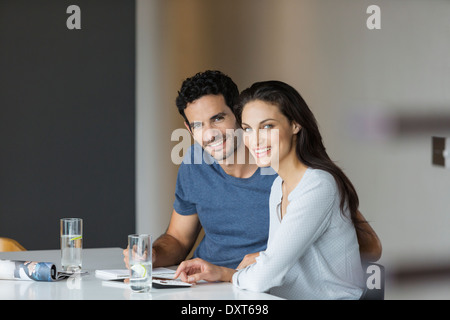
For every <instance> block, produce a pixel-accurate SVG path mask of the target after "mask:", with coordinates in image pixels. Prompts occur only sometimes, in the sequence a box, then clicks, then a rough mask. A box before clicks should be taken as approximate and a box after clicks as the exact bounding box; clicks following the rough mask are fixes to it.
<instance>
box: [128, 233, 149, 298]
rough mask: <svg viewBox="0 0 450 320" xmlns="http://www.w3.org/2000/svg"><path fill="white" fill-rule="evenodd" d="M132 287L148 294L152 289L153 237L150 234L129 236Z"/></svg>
mask: <svg viewBox="0 0 450 320" xmlns="http://www.w3.org/2000/svg"><path fill="white" fill-rule="evenodd" d="M128 259H129V261H128V262H129V266H130V287H131V290H133V291H136V292H148V291H150V290H151V287H152V237H151V236H150V235H148V234H131V235H129V236H128Z"/></svg>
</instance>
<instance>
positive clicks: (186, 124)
mask: <svg viewBox="0 0 450 320" xmlns="http://www.w3.org/2000/svg"><path fill="white" fill-rule="evenodd" d="M184 125H185V127H186V129H188V131H189V133H190V134H192V130H191V127H190V126H189V124H188V123H187V122H186V121H185V122H184Z"/></svg>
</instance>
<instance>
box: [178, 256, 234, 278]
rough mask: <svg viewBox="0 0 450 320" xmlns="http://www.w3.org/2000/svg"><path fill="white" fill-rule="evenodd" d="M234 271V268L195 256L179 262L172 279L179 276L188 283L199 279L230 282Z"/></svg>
mask: <svg viewBox="0 0 450 320" xmlns="http://www.w3.org/2000/svg"><path fill="white" fill-rule="evenodd" d="M235 272H236V270H234V269H230V268H225V267H220V266H216V265H214V264H211V263H209V262H206V261H205V260H202V259H199V258H196V259H192V260H187V261H183V262H182V263H180V265H179V266H178V268H177V271H176V272H175V275H174V279H177V278H178V277H180V278H181V280H182V281H184V282H189V283H196V282H198V281H200V280H205V281H211V282H212V281H222V282H231V280H232V278H233V274H234V273H235Z"/></svg>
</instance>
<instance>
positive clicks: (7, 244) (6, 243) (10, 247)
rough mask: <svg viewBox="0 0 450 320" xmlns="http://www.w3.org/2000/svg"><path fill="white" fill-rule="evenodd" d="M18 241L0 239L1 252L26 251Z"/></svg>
mask: <svg viewBox="0 0 450 320" xmlns="http://www.w3.org/2000/svg"><path fill="white" fill-rule="evenodd" d="M26 250H27V249H25V248H24V247H23V246H22V245H20V243H18V242H17V241H16V240H13V239H9V238H3V237H0V252H5V251H26Z"/></svg>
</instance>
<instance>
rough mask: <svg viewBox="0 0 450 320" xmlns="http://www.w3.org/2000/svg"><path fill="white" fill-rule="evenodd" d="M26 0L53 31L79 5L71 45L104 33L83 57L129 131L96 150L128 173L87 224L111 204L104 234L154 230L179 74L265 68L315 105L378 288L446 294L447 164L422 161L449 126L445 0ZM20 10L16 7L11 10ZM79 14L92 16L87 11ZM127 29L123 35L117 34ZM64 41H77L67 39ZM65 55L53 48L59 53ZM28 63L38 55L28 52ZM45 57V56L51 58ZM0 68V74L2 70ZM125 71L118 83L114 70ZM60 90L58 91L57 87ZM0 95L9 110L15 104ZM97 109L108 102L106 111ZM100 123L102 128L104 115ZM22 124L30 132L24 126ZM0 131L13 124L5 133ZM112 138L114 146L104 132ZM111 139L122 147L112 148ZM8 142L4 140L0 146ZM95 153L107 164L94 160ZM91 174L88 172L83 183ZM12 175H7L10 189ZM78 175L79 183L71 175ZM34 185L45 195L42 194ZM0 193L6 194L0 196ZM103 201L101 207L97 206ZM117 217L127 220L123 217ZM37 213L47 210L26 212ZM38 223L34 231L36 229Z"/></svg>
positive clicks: (168, 164) (178, 121) (449, 31)
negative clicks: (382, 274) (376, 244)
mask: <svg viewBox="0 0 450 320" xmlns="http://www.w3.org/2000/svg"><path fill="white" fill-rule="evenodd" d="M12 3H15V1H5V0H3V1H0V15H1V14H5V12H7V10H9V8H10V7H11V6H12ZM35 3H38V4H40V5H43V4H44V3H45V4H49V5H50V6H51V5H54V4H55V3H59V4H60V5H59V7H63V9H62V10H63V12H62V15H61V19H62V22H61V23H62V29H64V28H65V21H66V19H67V18H68V17H69V15H68V14H66V13H65V11H64V9H65V8H67V6H69V5H70V4H78V5H79V6H80V8H81V17H82V20H81V21H82V22H81V26H82V29H81V30H71V31H68V30H67V28H66V29H65V30H64V31H61V32H65V33H66V34H67V37H69V35H70V36H72V33H76V32H79V35H77V37H80V38H81V39H80V40H79V41H81V42H80V46H82V47H84V48H85V49H84V50H87V52H89V50H90V47H89V46H90V45H91V46H94V47H95V46H98V45H101V43H102V41H106V44H105V45H106V46H107V47H105V48H106V49H105V50H104V51H103V55H100V56H99V58H98V60H93V62H92V63H94V64H95V63H99V64H102V63H105V61H104V60H105V59H106V57H113V58H111V61H110V62H109V63H110V64H109V65H108V66H105V68H110V67H111V68H112V72H110V73H111V74H109V73H107V79H108V81H110V82H111V81H113V80H114V81H115V82H114V83H115V84H114V85H113V86H111V87H110V88H109V91H108V90H107V89H105V91H104V92H103V94H105V96H106V97H108V96H109V99H110V102H107V105H109V106H113V105H115V103H118V104H117V109H114V110H116V111H115V112H117V118H114V119H115V120H114V119H113V120H114V121H117V123H116V125H115V126H114V127H113V128H112V132H116V134H117V130H119V133H120V132H122V131H120V130H123V133H124V134H125V135H126V136H127V137H128V138H127V139H119V138H118V136H114V135H112V136H108V137H107V139H110V140H109V141H114V143H113V146H112V148H114V150H115V152H113V153H110V154H107V159H109V160H108V161H113V160H112V159H114V158H122V159H124V160H123V162H120V163H118V164H110V166H109V167H108V170H109V171H106V172H105V176H109V177H111V176H110V175H111V174H119V173H122V174H124V175H125V177H122V176H120V177H122V178H123V179H124V180H123V181H126V183H122V182H118V183H117V180H116V182H114V180H113V181H108V183H104V185H103V186H98V187H97V188H96V189H95V190H97V191H99V190H106V189H107V187H108V186H109V187H110V185H119V187H120V188H122V189H120V188H119V190H110V191H109V192H107V193H101V192H100V193H101V194H102V195H103V196H104V197H105V198H104V199H103V200H102V202H101V203H100V204H99V203H97V205H98V206H100V208H102V209H101V210H100V211H103V212H104V214H105V216H104V217H103V218H101V219H100V221H99V222H98V228H97V229H96V232H97V231H98V230H100V229H102V228H104V224H102V223H100V222H101V221H104V220H103V219H108V214H109V212H115V213H114V214H115V215H117V218H114V217H115V216H114V215H113V218H112V219H108V221H110V223H111V225H116V226H117V225H118V227H116V230H117V231H114V232H113V233H111V232H110V233H109V234H112V235H113V237H112V238H116V239H117V238H118V237H126V234H127V232H129V231H131V230H132V229H133V228H134V229H135V231H136V232H150V233H152V234H153V235H154V237H156V236H158V235H159V234H161V233H163V232H164V231H165V229H166V227H167V225H168V222H169V218H170V213H171V211H172V203H173V200H174V196H173V194H174V190H175V181H176V173H177V165H175V164H173V163H172V161H171V150H172V148H173V147H174V146H175V145H176V144H178V143H179V141H172V140H171V134H172V132H173V130H175V129H177V128H184V125H183V122H182V118H181V116H180V115H179V114H178V112H177V110H176V107H175V103H174V101H175V97H176V95H177V90H178V89H179V88H180V86H181V83H182V81H183V80H184V79H185V78H187V77H190V76H192V75H194V74H195V73H197V72H200V71H205V70H207V69H218V70H221V71H222V72H224V73H226V74H228V75H229V76H230V77H231V78H232V79H234V80H235V82H236V83H237V84H238V86H239V88H240V89H241V90H242V89H244V88H246V87H248V86H249V85H251V84H252V83H253V82H255V81H261V80H270V79H277V80H282V81H285V82H287V83H289V84H291V85H292V86H294V87H295V88H297V89H298V91H299V92H300V93H301V94H302V96H303V98H304V99H305V100H306V102H307V103H308V105H309V106H310V108H311V109H312V111H313V112H314V114H315V115H316V118H317V120H318V122H319V126H320V129H321V132H322V135H323V138H324V142H325V146H326V147H327V150H328V153H329V155H330V157H331V158H332V159H333V160H335V161H336V162H337V164H338V165H339V166H340V167H341V168H342V169H343V170H344V171H345V173H346V174H347V175H348V176H349V178H350V179H351V180H352V182H353V183H354V185H355V187H356V189H357V191H358V193H359V197H360V210H361V212H362V213H363V215H364V216H365V217H366V218H367V220H368V221H369V222H370V223H371V225H372V227H373V228H374V229H375V231H376V232H377V234H378V235H379V237H380V239H381V241H382V244H383V256H382V258H381V259H380V261H379V262H380V263H381V264H383V265H384V266H385V267H386V299H448V298H450V232H448V226H449V225H450V197H449V194H450V170H449V169H448V168H447V169H446V168H444V167H441V166H436V165H433V164H432V160H431V159H432V137H433V136H438V137H450V90H449V88H450V20H449V19H448V17H449V16H450V2H449V1H447V0H407V1H406V0H360V1H353V0H227V1H220V0H217V1H210V0H188V1H181V0H136V2H133V1H89V2H87V1H74V2H73V3H72V2H67V1H41V0H40V1H35ZM130 3H131V4H132V7H131V9H132V10H133V12H134V10H135V15H134V16H132V17H131V15H130V14H129V10H131V9H130V7H129V6H130ZM370 5H377V6H379V8H380V10H381V11H380V13H381V15H380V22H381V24H380V26H381V29H369V28H368V27H367V20H368V19H370V17H371V13H367V12H366V10H367V8H368V7H369V6H370ZM122 6H125V7H122ZM94 7H96V8H97V11H96V13H97V16H95V17H97V19H98V21H103V23H97V24H95V23H92V24H89V23H88V22H87V21H89V20H87V18H86V20H83V19H85V18H84V17H85V14H86V15H89V13H88V12H89V11H90V9H91V8H94ZM114 8H115V9H114ZM31 9H32V8H31V7H28V9H27V6H26V5H24V7H23V11H21V12H26V10H31ZM125 9H126V10H125ZM2 10H3V13H2ZM92 10H94V9H92ZM112 10H115V11H114V12H115V13H114V15H111V14H110V13H111V12H113V11H112ZM34 12H36V11H34ZM120 12H122V15H123V14H125V13H127V12H128V18H126V19H124V18H123V17H122V16H121V14H120ZM55 14H56V13H55ZM57 14H58V15H60V14H61V13H57ZM91 14H92V13H91ZM108 17H109V18H108ZM130 17H131V18H130ZM104 19H109V20H104ZM123 19H124V21H123V25H121V23H122V20H123ZM91 20H92V21H94V17H92V18H91ZM83 21H86V22H85V23H84V22H83ZM130 24H134V25H135V30H132V31H133V32H134V31H135V33H133V32H131V31H130V33H127V32H128V31H127V32H125V30H128V29H126V27H125V25H127V26H129V25H130ZM7 27H8V26H5V25H2V29H3V30H1V31H0V32H1V35H2V37H0V52H1V51H3V50H5V49H7V48H8V47H9V46H13V44H11V43H10V42H6V41H5V39H10V40H9V41H13V40H14V38H11V37H10V38H8V37H7V35H8V34H10V32H13V31H12V30H11V29H9V30H8V29H5V28H7ZM99 28H102V30H104V32H105V34H106V35H109V36H104V35H103V36H102V34H100V36H99V35H96V36H95V37H96V38H94V39H93V40H92V42H90V43H89V45H86V43H85V42H83V41H84V40H83V36H84V37H88V36H89V35H90V34H91V35H92V34H95V32H97V31H98V29H99ZM52 29H54V28H52ZM96 30H97V31H96ZM108 37H109V38H108ZM130 37H132V40H133V41H134V40H135V42H131V43H129V42H127V39H128V40H130V39H129V38H130ZM11 39H12V40H11ZM64 39H66V38H64ZM102 39H103V40H102ZM108 39H109V40H108ZM118 41H122V42H120V43H122V45H120V46H119V47H117V48H116V47H114V46H108V44H109V45H111V43H116V44H117V43H118ZM97 42H98V43H97ZM36 46H48V44H46V43H44V42H40V43H35V44H33V47H30V48H29V50H30V55H31V56H33V50H37V49H36ZM124 48H125V49H124ZM73 50H75V52H77V49H76V48H73ZM79 50H82V49H79ZM92 50H93V49H92ZM117 50H118V51H120V50H124V52H125V54H123V55H120V56H117V55H116V54H117ZM64 54H68V55H69V53H64ZM76 56H77V57H78V58H77V59H78V63H79V64H80V65H83V64H84V63H85V60H86V59H87V58H85V57H84V56H83V55H81V56H80V55H79V54H76ZM0 57H1V58H2V59H3V60H0V61H1V63H2V64H3V65H8V64H10V60H8V61H6V60H5V59H6V58H5V55H1V53H0ZM64 57H65V56H64V55H63V56H61V57H60V59H62V60H63V61H64ZM134 59H135V60H134ZM35 61H36V63H39V59H36V60H35ZM73 61H75V60H73ZM130 62H131V63H132V66H131V67H130V66H129V63H130ZM73 63H74V65H75V66H77V64H76V63H75V62H73ZM47 65H48V67H49V68H51V66H52V62H51V61H50V62H47ZM114 66H117V67H119V70H121V69H120V67H121V66H125V67H126V68H131V69H132V73H128V72H124V71H123V72H122V71H121V72H119V73H117V74H116V73H115V72H114ZM55 68H57V66H56V65H55ZM75 69H77V68H76V67H75ZM108 70H110V71H111V69H108ZM127 70H128V69H127ZM55 72H56V71H55ZM101 74H105V73H101ZM79 77H80V78H79V79H76V78H75V80H74V81H75V82H76V83H77V85H79V86H80V87H81V88H84V87H85V86H86V85H88V84H89V81H91V82H92V81H93V80H92V79H91V80H89V79H87V78H86V76H85V75H82V74H80V75H79ZM90 78H92V77H90ZM2 79H3V80H2V81H4V82H5V83H6V82H8V78H6V77H5V76H4V77H3V78H2ZM111 79H113V80H111ZM124 79H125V80H126V81H125V82H126V83H122V82H121V81H123V80H124ZM98 80H99V81H105V80H104V79H103V80H102V79H98ZM98 80H95V81H93V85H98V82H99V81H98ZM8 83H9V82H8ZM2 87H3V86H2ZM121 88H123V90H126V92H128V96H127V97H125V98H124V100H123V101H122V100H120V99H118V98H117V97H116V96H115V95H116V94H117V92H120V90H121ZM0 90H1V91H0V93H1V96H0V97H1V98H4V97H5V96H7V94H8V93H10V91H11V90H14V87H10V89H9V90H8V92H5V89H2V88H0ZM58 90H59V92H62V93H63V94H64V90H69V88H68V87H61V88H58ZM131 93H132V94H131ZM71 94H74V93H73V92H72V93H71ZM111 95H112V96H111ZM74 96H76V94H74ZM8 101H10V100H8ZM89 101H91V100H89V99H88V100H87V101H86V103H87V104H89V103H90V102H89ZM124 101H125V102H124ZM0 103H1V100H0ZM102 103H104V102H100V104H102ZM64 106H65V105H64V103H61V105H60V108H63V109H64ZM125 106H126V107H125ZM8 107H9V108H11V109H13V108H14V104H10V105H9V106H8ZM0 108H1V109H3V110H4V108H6V106H5V104H3V103H1V105H0ZM122 109H124V110H122ZM89 110H91V109H89V108H87V111H86V112H91V111H89ZM105 110H107V111H106V112H110V111H108V110H110V109H105ZM0 112H4V111H0ZM1 114H4V113H0V116H1ZM100 114H102V113H100ZM108 114H109V113H108ZM49 116H51V115H49ZM81 116H82V115H81ZM130 117H131V118H132V119H133V120H134V121H131V122H129V125H128V126H125V127H124V124H123V122H122V121H121V119H128V120H125V121H130ZM0 121H4V122H5V123H6V122H8V123H10V122H11V121H9V120H8V121H6V120H4V119H0ZM2 123H3V122H2ZM96 123H98V122H96ZM126 123H127V122H126ZM100 125H103V126H105V127H108V126H110V125H109V124H108V122H107V121H105V123H103V124H100ZM10 126H11V124H10ZM0 130H1V129H0ZM22 130H25V132H26V134H27V135H31V136H32V135H33V132H32V131H29V132H27V131H26V130H27V128H26V127H25V128H22ZM4 133H5V134H6V135H7V134H8V132H4ZM93 134H94V135H95V132H94V131H93ZM89 139H90V138H89V137H86V140H89ZM10 140H11V135H10V136H9V138H8V139H5V141H10ZM103 141H104V140H103ZM119 141H120V144H116V143H118V142H119ZM74 143H75V142H74ZM130 143H132V149H130ZM100 145H102V144H101V143H98V144H94V145H93V146H92V148H93V150H97V151H98V147H99V146H100ZM121 148H125V149H124V150H126V151H125V152H121V151H120V150H122V149H121ZM133 148H134V149H133ZM1 149H2V151H1V152H2V155H1V157H2V158H3V157H4V150H5V149H4V148H3V146H2V148H1ZM9 150H16V149H14V148H13V147H11V148H10V149H9ZM83 152H88V153H89V150H87V151H83ZM99 158H101V156H96V157H95V159H93V160H95V161H97V160H98V159H99ZM12 161H13V160H12ZM98 161H99V163H105V160H101V159H100V160H98ZM102 161H103V162H102ZM24 165H26V163H25V164H24ZM63 168H64V166H63ZM61 170H63V169H61ZM80 171H83V170H81V169H80ZM7 172H11V170H6V169H5V166H3V168H0V174H1V175H5V174H6V173H7ZM96 172H97V171H96ZM131 172H132V173H133V174H132V175H131V178H130V173H131ZM9 176H10V175H9ZM89 176H91V177H92V175H89ZM70 177H71V175H70V173H67V177H66V178H67V179H69V180H70V179H71V178H70ZM120 177H119V178H120ZM10 179H13V178H10ZM130 179H131V180H130ZM1 180H3V183H2V182H1ZM4 181H5V180H4V179H3V178H2V177H0V186H1V187H2V189H1V190H9V189H10V185H11V184H6V183H5V182H4ZM120 181H122V180H120ZM24 183H25V182H24ZM34 183H35V187H36V188H41V187H44V188H45V185H46V182H45V181H39V182H36V181H35V182H34ZM90 184H91V183H86V188H87V187H88V185H90ZM24 187H26V186H20V185H18V186H16V189H17V190H20V188H24ZM79 187H81V188H84V186H82V184H80V185H79ZM109 187H108V188H109ZM105 188H106V189H105ZM59 189H61V188H59ZM71 191H72V190H71V189H70V188H62V189H61V191H60V192H61V194H62V195H63V194H67V193H70V192H71ZM130 192H131V193H130ZM125 195H126V198H125V200H124V199H123V197H125ZM41 196H42V197H48V198H50V199H51V198H52V195H51V194H42V195H41ZM0 197H2V194H1V193H0ZM19 198H20V200H16V203H17V202H27V201H28V200H27V197H26V196H23V197H22V196H21V197H19ZM85 198H86V197H85ZM85 198H83V199H85ZM94 198H95V197H94ZM111 198H114V199H122V200H124V201H122V202H121V203H122V204H121V205H123V207H120V208H119V209H118V210H117V209H116V208H117V207H118V205H117V204H114V203H111V201H110V199H111ZM8 199H11V197H8ZM8 199H6V200H8ZM130 199H131V200H130ZM4 200H5V196H3V198H2V199H1V201H4ZM50 202H51V201H50ZM45 203H47V204H48V202H45V201H44V202H43V204H41V205H42V206H44V207H45ZM105 203H109V204H108V206H110V207H105V205H104V204H105ZM12 207H14V205H13V204H11V205H10V206H9V207H7V206H5V205H3V206H2V205H1V204H0V210H1V211H0V223H1V224H0V236H11V237H14V234H8V232H10V231H8V230H11V229H5V228H2V225H5V224H4V223H5V221H6V220H7V219H9V218H7V217H10V216H11V208H12ZM56 209H58V210H56ZM56 209H55V212H54V216H53V217H52V219H56V218H57V217H59V216H61V215H62V213H61V211H64V210H66V211H68V212H70V214H76V212H77V210H89V209H88V208H86V206H84V207H83V206H81V207H80V208H77V209H76V210H75V209H73V208H72V209H70V208H69V209H67V208H65V207H64V206H61V207H57V208H56ZM8 210H9V211H8ZM40 210H42V208H41V209H40ZM71 210H72V211H71ZM91 210H92V209H91ZM44 211H45V210H44ZM95 212H98V210H97V211H95ZM95 212H92V214H91V215H95V214H96V213H95ZM27 214H29V215H31V213H26V212H20V213H17V215H23V216H24V217H23V218H22V219H23V220H25V217H26V215H27ZM64 215H65V214H64ZM8 221H9V220H8ZM127 221H131V225H130V224H129V223H128V222H127ZM17 223H19V222H17ZM17 223H11V225H15V224H17ZM36 223H40V224H46V223H47V222H45V221H42V220H41V221H39V220H37V221H36ZM36 223H35V224H34V228H35V229H37V228H39V224H36ZM127 223H128V224H127ZM121 227H122V229H123V230H121ZM86 228H88V225H87V224H86ZM28 232H32V231H28ZM107 232H108V231H107ZM56 234H57V233H56ZM92 237H94V236H92ZM16 238H17V237H16ZM16 240H19V241H20V239H16ZM122 240H123V239H122ZM122 242H123V243H125V240H123V241H122ZM99 244H101V245H103V244H104V245H114V246H116V245H118V246H120V245H121V244H120V243H119V244H118V243H116V242H114V241H110V242H101V241H100V240H99V241H97V242H96V243H95V244H94V243H92V245H93V246H94V245H95V246H98V245H99ZM25 246H26V245H25ZM29 246H30V245H29ZM46 246H47V247H49V246H50V245H46ZM122 246H123V245H122ZM35 249H39V248H35ZM42 249H45V248H42Z"/></svg>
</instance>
